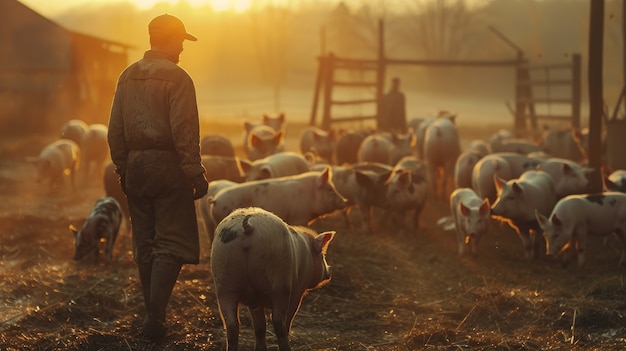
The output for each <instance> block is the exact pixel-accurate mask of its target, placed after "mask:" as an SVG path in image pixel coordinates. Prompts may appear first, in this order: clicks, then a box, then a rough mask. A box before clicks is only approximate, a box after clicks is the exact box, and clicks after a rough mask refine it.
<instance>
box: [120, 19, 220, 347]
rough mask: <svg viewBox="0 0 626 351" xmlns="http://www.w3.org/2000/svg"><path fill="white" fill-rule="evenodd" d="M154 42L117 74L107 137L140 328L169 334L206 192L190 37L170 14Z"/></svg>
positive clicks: (154, 25) (156, 26) (154, 24)
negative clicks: (124, 208) (183, 57)
mask: <svg viewBox="0 0 626 351" xmlns="http://www.w3.org/2000/svg"><path fill="white" fill-rule="evenodd" d="M148 32H149V34H150V50H148V51H146V52H145V53H144V56H143V58H142V59H141V60H139V61H137V62H135V63H133V64H131V65H130V66H129V67H128V68H126V70H124V72H123V73H122V74H121V76H120V77H119V80H118V83H117V88H116V90H115V96H114V98H113V105H112V107H111V116H110V119H109V134H108V141H109V146H110V148H111V158H112V160H113V163H115V166H116V172H117V174H118V175H119V177H120V184H121V186H122V190H124V192H125V193H126V196H127V197H128V206H129V209H130V217H131V221H132V239H133V254H134V260H135V262H136V263H137V266H138V269H139V279H140V282H141V289H142V292H143V298H144V302H145V305H146V315H145V318H144V321H143V335H145V336H146V337H148V338H150V339H152V340H155V341H156V340H159V339H161V338H163V337H164V336H165V333H166V331H167V327H166V325H165V310H166V307H167V304H168V301H169V298H170V295H171V293H172V290H173V288H174V285H175V283H176V280H177V279H178V274H179V273H180V269H181V267H182V265H183V264H197V263H199V258H200V243H199V237H198V224H197V223H198V222H197V220H196V211H195V204H194V200H195V199H198V198H200V197H202V196H203V195H204V194H206V192H207V187H208V184H207V180H206V178H205V176H204V172H205V170H204V168H203V167H202V164H201V163H200V127H199V120H198V106H197V101H196V92H195V88H194V84H193V81H192V79H191V77H190V76H189V74H187V72H185V70H183V69H182V68H181V67H179V66H178V58H179V55H180V53H181V52H182V51H183V41H184V40H185V39H187V40H191V41H196V40H197V38H196V37H195V36H193V35H191V34H189V33H187V31H186V30H185V26H184V24H183V22H182V21H181V20H180V19H178V18H177V17H174V16H171V15H167V14H165V15H161V16H157V17H155V18H154V19H153V20H152V21H151V22H150V24H149V25H148Z"/></svg>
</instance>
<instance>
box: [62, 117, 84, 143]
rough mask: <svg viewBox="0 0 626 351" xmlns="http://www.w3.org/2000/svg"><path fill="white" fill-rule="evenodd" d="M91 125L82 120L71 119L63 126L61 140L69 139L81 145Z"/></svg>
mask: <svg viewBox="0 0 626 351" xmlns="http://www.w3.org/2000/svg"><path fill="white" fill-rule="evenodd" d="M88 128H89V125H88V124H87V123H85V122H83V121H82V120H80V119H70V120H69V121H67V122H65V123H63V125H62V126H61V135H60V137H61V139H68V140H71V141H73V142H75V143H76V145H80V144H81V143H82V142H83V136H84V135H85V133H86V132H87V129H88Z"/></svg>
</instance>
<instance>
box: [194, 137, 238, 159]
mask: <svg viewBox="0 0 626 351" xmlns="http://www.w3.org/2000/svg"><path fill="white" fill-rule="evenodd" d="M200 154H201V155H212V156H223V157H235V147H234V146H233V143H232V142H231V141H230V139H228V138H226V137H225V136H223V135H219V134H207V135H204V136H203V137H202V139H201V140H200Z"/></svg>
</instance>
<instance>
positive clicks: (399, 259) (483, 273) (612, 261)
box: [0, 125, 626, 351]
mask: <svg viewBox="0 0 626 351" xmlns="http://www.w3.org/2000/svg"><path fill="white" fill-rule="evenodd" d="M209 127H210V128H211V130H212V131H213V132H215V131H216V130H223V131H224V132H225V133H226V134H228V133H230V134H231V136H233V137H234V140H233V141H234V142H235V143H237V142H239V136H238V134H237V133H239V132H238V130H239V129H238V128H239V126H237V127H227V126H216V125H211V126H209ZM495 128H496V127H494V126H480V127H473V128H467V129H463V128H461V129H460V131H461V135H462V137H464V138H465V140H469V139H473V138H477V137H483V138H486V137H487V136H488V135H490V134H491V133H492V132H493V131H494V129H495ZM289 133H290V134H288V135H291V138H292V140H291V141H290V142H291V144H288V146H289V145H291V146H292V149H294V148H293V146H294V145H297V144H296V142H295V140H296V139H297V136H298V131H297V129H290V130H289ZM52 138H53V136H42V135H39V136H33V137H31V138H24V137H20V138H12V137H8V138H3V139H2V142H1V143H0V258H1V261H0V277H1V279H0V350H142V351H143V350H218V349H224V347H225V335H224V331H223V328H222V323H221V321H220V318H219V312H218V310H217V303H216V299H215V295H214V291H213V286H212V284H213V283H212V278H211V271H210V268H209V251H210V244H209V243H208V240H207V236H206V235H205V234H204V233H202V234H201V237H202V257H201V263H200V264H199V265H196V266H185V267H184V268H183V270H182V272H181V275H180V278H179V281H178V283H177V285H176V287H175V290H174V294H173V296H172V299H171V302H170V305H169V321H170V328H169V334H168V336H167V337H166V338H165V340H164V341H163V342H162V343H161V344H158V345H157V344H153V343H151V342H149V341H148V340H146V339H143V338H142V337H141V336H140V330H141V321H142V316H143V299H142V297H141V292H140V288H139V282H138V277H137V272H136V268H135V266H134V263H133V261H132V256H131V244H130V233H129V232H128V231H127V230H125V229H124V230H122V232H121V233H120V236H119V237H118V240H117V243H116V246H115V251H114V261H113V262H112V263H111V264H105V263H103V262H94V261H93V260H92V259H91V258H88V259H86V260H85V261H83V262H74V261H72V259H71V258H72V253H73V237H72V235H71V234H70V232H69V230H68V226H69V225H70V224H74V225H76V226H80V225H82V222H83V221H84V219H85V217H86V216H87V214H88V213H89V210H90V209H91V206H92V205H93V203H94V201H95V200H96V198H97V197H99V196H102V195H103V194H104V191H103V187H102V184H101V180H100V178H99V177H94V178H93V179H90V180H87V181H84V184H83V185H82V186H81V189H80V191H78V192H77V193H71V192H63V193H61V194H54V193H50V192H48V191H46V190H44V189H42V188H40V187H38V186H37V185H36V184H35V183H34V182H33V180H34V178H33V177H34V175H33V171H34V170H33V169H32V168H31V166H30V165H28V164H26V163H25V162H24V158H25V157H26V156H32V155H36V154H37V153H38V152H39V150H40V149H41V147H42V146H43V145H45V144H46V143H47V142H49V141H51V140H52ZM288 141H289V140H288ZM448 214H449V209H448V207H447V204H445V203H443V202H438V201H434V200H431V201H429V203H428V205H427V207H426V209H425V211H424V213H423V216H422V218H421V227H420V230H419V233H417V234H415V235H404V236H401V235H399V234H397V233H396V231H395V230H393V229H389V228H390V227H389V226H387V225H384V224H382V223H380V222H376V223H375V225H376V228H377V230H376V233H375V235H366V234H365V233H363V232H361V231H359V230H351V229H349V228H347V227H346V226H345V225H344V223H343V221H342V219H341V217H339V216H330V217H328V218H324V219H322V220H320V221H318V222H317V223H315V224H314V225H313V226H314V228H315V229H317V230H320V231H321V230H326V229H328V230H336V231H337V233H338V234H337V235H336V237H335V240H334V241H333V242H332V243H331V246H330V249H329V252H328V261H329V264H330V265H331V266H332V267H333V278H332V280H331V282H330V283H329V284H328V285H326V286H324V287H322V288H320V289H318V290H315V291H312V292H311V293H310V294H309V295H308V296H307V297H306V298H305V299H304V302H303V304H302V307H301V309H300V311H299V313H298V315H296V318H295V321H294V325H293V329H292V332H291V345H292V347H293V349H294V350H623V349H625V348H626V287H625V286H624V273H625V272H626V271H625V269H626V268H624V267H617V261H618V258H619V252H618V250H617V243H616V241H614V240H609V241H608V242H607V244H604V243H603V242H602V241H601V240H597V241H595V242H592V243H591V247H590V248H589V250H588V251H587V263H586V265H585V266H584V267H582V268H578V267H577V266H576V265H575V264H572V265H569V266H568V267H562V265H561V264H560V263H559V262H558V261H554V260H552V259H548V258H546V257H544V256H543V255H539V257H538V258H537V259H535V260H534V261H532V262H527V261H524V260H523V255H522V247H521V243H520V241H519V239H518V238H517V237H516V236H515V234H514V233H513V232H512V231H511V230H510V229H509V228H508V227H506V225H501V224H499V223H496V222H494V223H493V225H492V227H491V230H490V232H489V234H488V235H487V237H485V238H484V240H483V241H482V242H481V243H480V247H479V250H480V252H479V255H478V256H477V257H459V256H458V255H457V253H456V244H455V237H454V233H453V232H451V231H444V230H442V229H441V228H439V227H438V226H437V224H436V221H437V220H438V219H439V218H440V217H442V216H446V215H448ZM357 217H358V214H357V213H356V212H354V213H353V214H352V218H353V220H354V221H357V220H358V218H357ZM241 319H242V328H241V340H240V346H241V348H242V349H244V350H245V349H252V347H253V343H254V341H253V333H252V327H251V322H250V319H249V317H248V315H247V311H246V310H245V309H242V311H241ZM268 339H269V347H270V349H271V350H277V347H276V346H275V339H274V337H273V331H272V328H271V326H268Z"/></svg>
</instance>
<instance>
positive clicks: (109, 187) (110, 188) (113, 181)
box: [103, 162, 131, 230]
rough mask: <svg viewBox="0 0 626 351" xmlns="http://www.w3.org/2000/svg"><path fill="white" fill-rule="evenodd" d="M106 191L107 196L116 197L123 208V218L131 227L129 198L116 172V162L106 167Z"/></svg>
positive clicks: (127, 226)
mask: <svg viewBox="0 0 626 351" xmlns="http://www.w3.org/2000/svg"><path fill="white" fill-rule="evenodd" d="M103 185H104V193H105V194H106V196H107V197H112V198H114V199H115V200H116V201H117V203H118V204H119V205H120V208H121V209H122V215H123V218H124V219H125V220H126V229H129V230H130V229H131V221H130V210H129V209H128V199H127V198H126V194H124V192H123V191H122V186H121V185H120V181H119V176H118V175H117V173H115V164H114V163H113V162H109V163H108V164H107V166H106V167H105V168H104V176H103Z"/></svg>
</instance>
